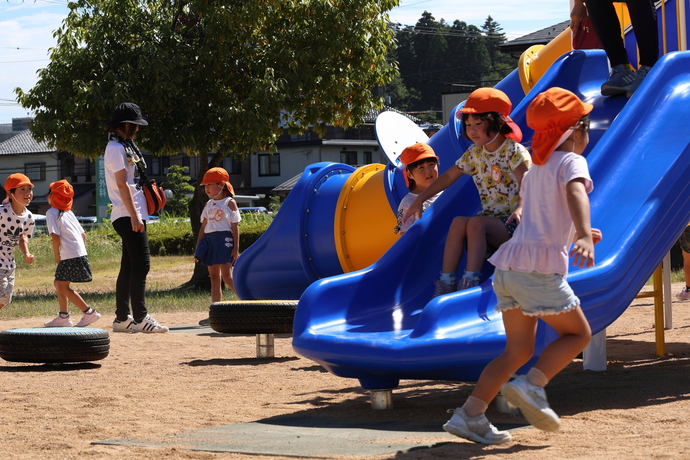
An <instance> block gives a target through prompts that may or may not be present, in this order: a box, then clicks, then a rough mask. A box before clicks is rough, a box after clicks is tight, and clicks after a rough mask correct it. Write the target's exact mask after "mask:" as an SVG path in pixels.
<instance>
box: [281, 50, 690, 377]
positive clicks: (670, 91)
mask: <svg viewBox="0 0 690 460" xmlns="http://www.w3.org/2000/svg"><path fill="white" fill-rule="evenodd" d="M688 69H690V54H689V53H687V52H679V53H671V54H668V55H666V56H664V57H663V58H662V59H661V60H660V61H659V62H658V63H657V64H656V65H655V67H654V69H653V70H652V72H651V73H650V74H649V76H648V77H647V78H646V79H645V81H644V83H643V84H642V85H641V87H640V88H639V90H638V91H637V92H636V93H635V95H634V97H633V98H632V99H630V100H627V99H625V97H612V98H602V97H601V96H600V95H599V87H600V85H601V83H602V82H603V81H605V79H606V78H607V70H608V68H607V65H606V58H605V55H604V53H603V52H602V51H587V52H584V51H574V52H571V53H567V54H566V55H564V56H563V57H561V58H560V59H559V60H558V61H556V62H555V63H554V64H553V65H552V66H551V68H550V70H549V71H548V72H546V74H545V75H544V77H542V79H540V81H539V82H538V83H537V85H536V86H535V87H534V89H533V90H532V91H531V92H530V93H529V94H528V95H527V96H525V97H524V99H523V100H522V101H521V102H520V103H519V104H517V107H516V106H515V104H514V111H513V114H514V115H513V119H514V120H515V121H516V122H517V123H518V124H519V125H520V126H521V128H522V130H523V134H524V140H523V143H525V144H529V141H530V138H531V135H532V132H531V130H529V129H528V128H527V127H526V125H525V120H524V114H525V110H526V107H527V105H528V103H529V101H531V100H532V99H533V98H534V96H535V95H536V94H538V93H540V92H542V91H544V90H546V89H547V88H548V87H551V86H560V87H564V88H566V89H569V90H571V91H573V92H575V93H576V94H578V95H579V96H580V97H581V98H583V99H584V100H587V101H588V102H590V103H592V104H594V106H595V108H594V110H593V112H592V115H591V117H592V131H591V134H590V139H591V142H590V148H589V149H588V151H587V152H585V155H586V156H587V160H588V163H589V167H590V171H591V174H592V178H593V181H594V191H593V192H592V194H591V195H590V201H591V205H592V224H593V226H594V227H596V228H600V229H601V230H602V232H603V236H604V239H603V241H602V242H601V243H600V244H598V245H597V246H596V267H594V268H591V269H587V270H578V269H573V270H571V272H570V274H569V281H570V283H571V285H572V287H573V289H574V290H575V292H576V294H577V295H578V296H579V297H580V299H581V300H582V306H583V309H584V311H585V314H586V315H587V318H588V320H589V322H590V324H591V326H592V330H593V332H594V333H596V332H598V331H601V330H602V329H604V328H605V327H606V326H608V325H609V324H611V323H612V322H613V321H614V320H615V319H616V318H618V317H619V316H620V315H621V314H622V313H623V311H624V310H625V309H626V308H627V307H628V305H630V303H631V301H632V300H633V299H634V297H635V296H636V294H637V293H638V292H639V290H640V289H641V287H642V286H643V285H644V283H645V281H646V280H647V279H648V278H649V276H650V275H651V273H652V272H653V271H654V269H655V268H656V266H658V264H659V263H660V261H661V259H662V258H663V256H664V255H665V254H666V253H667V252H668V250H669V249H670V248H671V246H672V245H673V243H674V242H675V240H676V238H677V237H678V235H680V233H681V232H682V230H683V228H684V227H685V225H686V224H687V223H688V221H690V190H689V188H690V186H689V184H690V181H689V180H688V178H689V177H690V147H689V145H690V144H689V142H690V137H688V135H687V123H688V120H690V71H688ZM499 87H500V86H499ZM510 96H511V97H513V95H512V94H510ZM453 130H455V131H456V132H455V133H452V131H453ZM437 136H439V137H438V140H437V139H436V138H437ZM448 139H451V140H453V142H454V144H453V145H452V146H450V147H448V146H447V145H445V144H446V143H447V142H448ZM435 142H439V143H442V145H444V148H443V149H442V148H441V147H440V146H438V145H434V143H435ZM462 142H463V141H462V140H460V139H458V138H457V125H456V124H455V123H453V122H451V123H449V124H448V125H446V127H444V129H443V130H441V132H439V133H438V134H437V135H436V136H434V137H432V138H431V139H430V141H429V144H430V145H432V147H434V149H435V150H437V151H438V150H444V151H446V150H449V151H450V150H451V149H452V150H456V152H455V155H454V157H455V158H457V157H458V156H459V154H460V153H462V150H463V148H462V147H461V145H462ZM441 162H442V163H444V162H445V164H442V166H444V167H448V166H450V164H451V162H450V161H447V160H446V159H444V158H443V157H442V159H441ZM473 188H474V186H473V185H472V184H471V182H470V180H469V178H467V177H463V178H461V179H460V180H459V181H458V182H456V183H455V184H454V185H453V186H452V187H450V188H449V189H448V190H446V191H445V192H444V194H443V195H442V196H441V197H440V198H439V199H438V200H437V201H436V202H435V203H434V205H433V206H431V207H430V208H429V210H427V211H426V212H425V214H424V217H423V218H422V219H421V220H420V221H418V222H416V223H415V224H414V225H413V226H412V227H411V228H410V230H409V231H408V232H407V233H406V234H405V235H404V236H403V237H402V238H400V239H399V240H398V241H397V242H396V243H395V244H394V245H393V246H392V247H391V249H390V250H388V252H386V253H385V254H384V255H383V257H381V258H380V259H379V260H378V262H376V263H374V264H373V265H371V266H370V267H368V268H366V269H363V270H359V271H356V272H353V273H348V274H344V275H338V276H334V277H330V278H325V279H322V280H319V281H316V282H314V283H313V284H311V285H310V286H309V287H308V288H307V289H306V291H305V292H304V294H303V295H302V297H301V299H300V302H299V306H298V308H297V312H296V315H295V322H294V338H293V347H294V349H295V350H296V351H297V352H298V353H299V354H300V355H302V356H305V357H307V358H310V359H312V360H314V361H316V362H318V363H320V364H321V365H323V366H324V367H325V368H326V369H328V370H329V371H330V372H332V373H334V374H335V375H338V376H342V377H350V378H357V379H359V380H360V383H361V384H362V386H363V387H364V388H367V389H385V388H394V387H396V386H397V385H398V381H399V379H448V380H476V379H477V378H478V376H479V373H480V372H481V370H482V369H483V368H484V366H485V365H486V364H487V363H488V362H489V361H490V360H492V359H493V358H494V357H496V356H497V355H498V354H500V353H501V352H502V350H503V349H504V347H505V334H504V329H503V325H502V322H501V319H500V315H498V314H497V313H495V312H494V311H493V307H494V304H495V296H494V294H493V291H492V287H491V281H490V280H488V281H486V282H484V283H483V284H482V285H481V286H480V287H477V288H474V289H469V290H466V291H462V292H458V293H455V294H450V295H447V296H443V297H439V298H436V299H432V293H433V280H434V278H435V277H437V275H438V271H439V269H440V266H441V259H442V252H443V245H444V242H445V238H446V234H447V231H448V226H449V225H450V222H451V220H452V219H453V217H455V216H457V215H473V214H475V213H476V212H477V211H478V210H479V204H478V203H479V202H478V198H477V193H476V189H474V190H472V189H473ZM463 266H464V261H461V267H460V269H462V268H463ZM491 270H492V268H491V266H490V264H488V263H486V264H485V266H484V269H483V271H484V272H485V273H486V274H490V273H491ZM553 339H554V333H553V331H552V330H550V328H548V326H545V325H544V324H543V323H540V326H539V330H538V340H537V347H536V356H538V355H539V354H540V353H541V351H542V350H543V348H544V347H545V345H546V344H548V343H549V342H550V341H552V340H553Z"/></svg>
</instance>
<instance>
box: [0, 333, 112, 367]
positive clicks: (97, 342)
mask: <svg viewBox="0 0 690 460" xmlns="http://www.w3.org/2000/svg"><path fill="white" fill-rule="evenodd" d="M109 352H110V336H109V335H108V332H107V331H104V330H103V329H85V328H82V327H60V328H43V327H41V328H27V329H8V330H6V331H1V332H0V358H2V359H4V360H5V361H10V362H16V363H46V364H60V363H80V362H88V361H98V360H100V359H103V358H105V357H106V356H108V353H109Z"/></svg>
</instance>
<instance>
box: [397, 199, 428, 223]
mask: <svg viewBox="0 0 690 460" xmlns="http://www.w3.org/2000/svg"><path fill="white" fill-rule="evenodd" d="M422 212H424V210H423V209H422V205H421V204H417V201H416V200H415V201H414V203H412V204H411V205H410V207H409V208H407V211H405V215H404V216H403V218H402V221H403V223H406V222H407V221H408V219H412V220H411V221H410V223H411V224H412V223H414V221H415V220H417V219H420V218H421V217H422Z"/></svg>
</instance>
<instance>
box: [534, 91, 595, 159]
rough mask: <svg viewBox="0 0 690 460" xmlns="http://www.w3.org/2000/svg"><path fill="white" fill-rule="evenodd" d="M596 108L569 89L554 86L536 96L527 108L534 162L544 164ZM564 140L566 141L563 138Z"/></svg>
mask: <svg viewBox="0 0 690 460" xmlns="http://www.w3.org/2000/svg"><path fill="white" fill-rule="evenodd" d="M593 108H594V106H593V105H592V104H588V103H586V102H582V101H581V100H580V98H579V97H577V96H576V95H575V94H573V93H572V92H570V91H568V90H567V89H563V88H558V87H553V88H549V89H548V90H546V91H544V92H543V93H540V94H539V95H537V97H535V98H534V100H533V101H532V102H531V103H530V105H529V107H528V108H527V126H529V127H530V128H532V129H533V130H534V136H533V137H532V162H533V163H534V164H535V165H543V164H544V163H546V160H547V159H548V158H549V155H551V153H552V152H553V151H554V150H555V149H556V147H558V146H559V145H560V144H562V143H563V142H565V139H567V137H566V135H568V136H569V134H570V133H569V131H570V128H572V127H573V126H575V124H577V122H578V120H580V118H582V117H584V116H585V115H587V114H589V113H590V112H591V111H592V109H593ZM564 137H565V139H564Z"/></svg>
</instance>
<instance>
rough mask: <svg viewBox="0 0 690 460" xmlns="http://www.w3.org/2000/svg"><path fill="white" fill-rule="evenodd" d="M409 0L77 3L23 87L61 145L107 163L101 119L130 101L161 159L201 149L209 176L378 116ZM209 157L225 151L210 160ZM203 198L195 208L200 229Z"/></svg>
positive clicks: (37, 122)
mask: <svg viewBox="0 0 690 460" xmlns="http://www.w3.org/2000/svg"><path fill="white" fill-rule="evenodd" d="M397 5H398V0H261V1H240V0H226V1H213V0H176V1H174V2H169V1H163V0H76V1H74V2H69V9H70V12H69V14H68V16H67V18H66V19H65V21H64V22H63V24H62V26H61V27H60V28H59V29H57V30H56V31H55V32H54V36H55V38H56V40H57V45H56V46H55V48H53V49H52V50H51V56H50V63H49V64H48V66H47V67H46V68H44V69H42V70H41V71H39V75H38V81H37V83H36V85H35V86H34V87H33V88H32V89H30V90H28V91H24V90H22V89H21V88H17V89H16V90H15V92H16V94H17V96H18V97H17V99H18V101H19V102H20V103H21V104H22V106H23V107H25V108H27V109H30V110H32V111H33V112H34V113H35V119H34V121H33V123H32V124H31V130H32V133H33V134H34V136H35V137H36V138H37V139H43V140H44V141H46V142H47V143H49V145H51V147H53V148H56V149H58V150H67V151H70V152H72V153H73V154H75V155H80V156H85V157H90V158H95V157H97V156H98V155H101V154H102V152H103V150H104V148H105V144H106V136H105V135H104V132H103V125H104V123H105V122H106V121H108V120H109V119H110V116H111V113H112V109H113V107H114V106H115V105H116V104H117V103H119V102H122V101H131V102H135V103H137V104H139V105H140V107H141V108H142V111H143V113H144V117H145V118H146V119H147V120H148V122H149V126H147V127H145V128H143V129H142V130H141V131H140V133H139V143H140V144H141V145H142V147H144V148H145V149H146V150H148V151H150V152H152V153H154V154H157V155H165V154H174V153H179V152H185V153H187V154H189V155H199V160H200V161H199V163H200V171H199V174H200V175H201V174H203V173H204V172H205V171H206V170H207V169H208V168H209V167H212V166H218V165H219V164H220V162H221V161H222V158H223V157H224V156H226V155H232V156H234V157H238V158H242V157H245V156H247V155H249V154H251V153H253V152H255V151H257V150H263V149H268V150H274V147H273V146H274V142H275V141H276V140H277V138H278V136H279V135H280V134H282V130H283V128H287V129H288V131H289V132H290V134H299V133H301V132H303V131H304V130H305V129H307V128H308V127H309V126H310V125H311V126H313V127H314V129H315V130H316V131H317V132H319V133H323V132H325V128H326V125H334V126H344V127H347V126H355V125H358V124H360V123H362V122H363V120H364V117H365V115H366V114H367V110H368V109H370V108H372V107H378V108H380V107H381V106H382V105H383V104H382V102H383V101H382V100H381V98H377V97H374V96H373V94H372V92H371V90H370V89H371V88H374V87H376V86H383V85H385V84H387V83H388V82H389V81H390V80H391V79H392V77H393V75H394V74H395V72H396V69H395V67H393V66H390V65H388V64H387V62H386V59H385V57H386V55H387V52H388V49H389V48H390V47H392V46H393V45H394V35H393V32H392V31H391V30H389V29H388V28H387V25H388V14H387V11H389V10H390V9H391V8H393V7H394V6H397ZM208 152H215V153H214V154H213V155H212V156H211V158H210V159H209V156H208V155H209V154H208ZM204 198H205V197H204V196H203V194H202V193H200V191H199V190H198V189H197V190H196V191H195V195H194V199H193V200H192V201H191V202H190V217H191V222H192V227H193V230H194V233H195V234H197V233H198V230H199V227H200V224H199V216H200V213H201V209H202V206H203V203H204V201H205V200H204Z"/></svg>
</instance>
